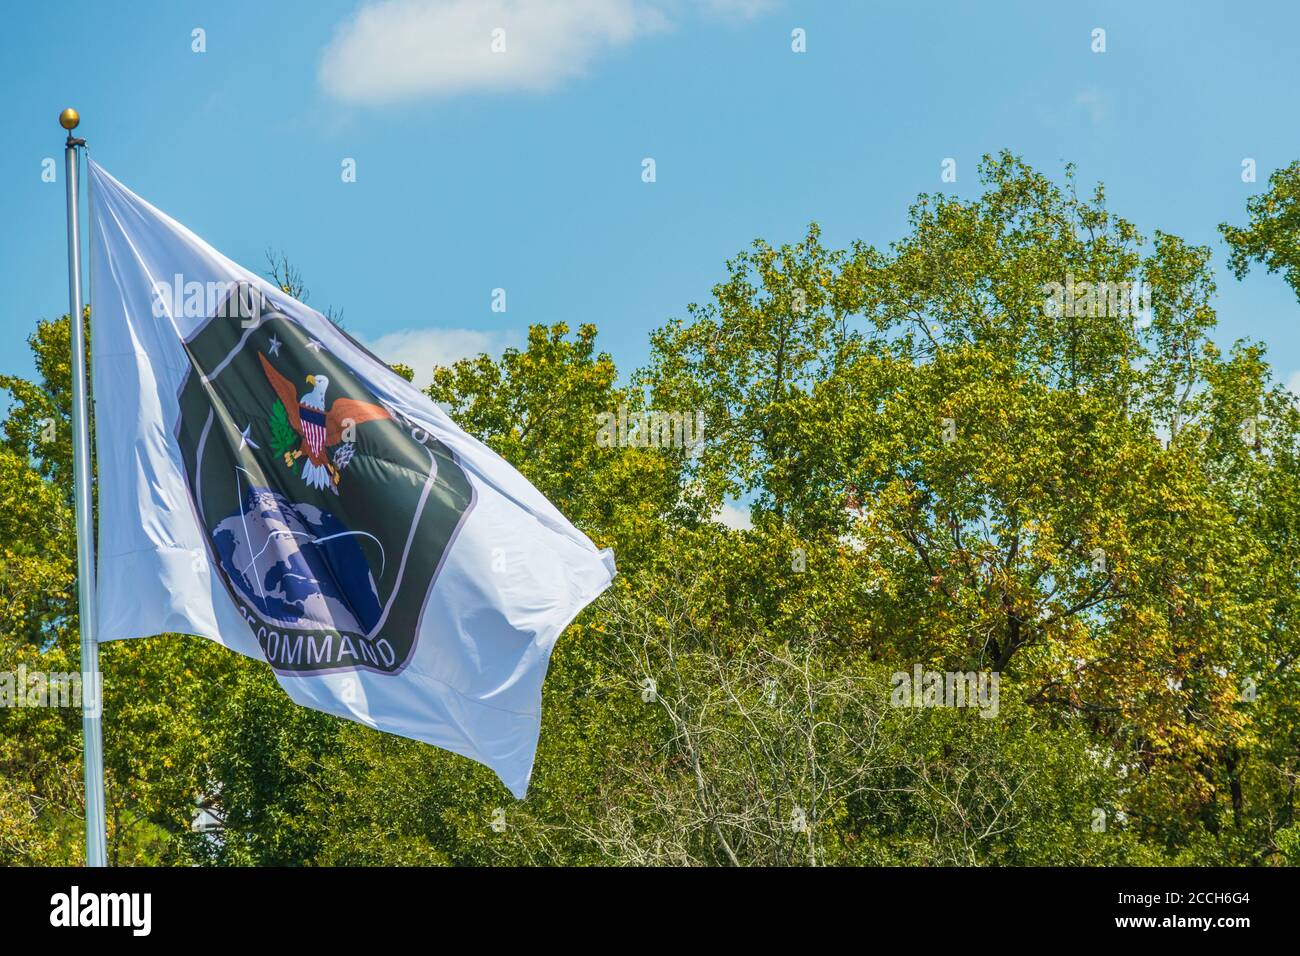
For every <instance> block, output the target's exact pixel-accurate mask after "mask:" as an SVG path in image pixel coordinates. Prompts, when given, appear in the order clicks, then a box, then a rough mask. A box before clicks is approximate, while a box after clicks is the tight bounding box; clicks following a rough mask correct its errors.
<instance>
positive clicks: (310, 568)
mask: <svg viewBox="0 0 1300 956" xmlns="http://www.w3.org/2000/svg"><path fill="white" fill-rule="evenodd" d="M212 539H213V542H214V544H215V546H216V550H217V554H218V555H219V557H220V561H221V567H222V569H223V570H224V571H225V573H226V576H227V577H228V578H229V579H230V582H231V583H232V584H233V585H234V587H235V588H236V589H237V590H238V591H239V592H240V593H241V594H242V595H243V596H244V599H245V600H246V601H247V602H248V603H249V604H251V605H252V606H253V607H254V608H256V609H257V611H258V613H259V614H260V616H261V617H262V618H263V619H264V620H266V621H267V622H268V623H275V624H278V625H280V626H281V627H294V628H302V629H308V630H330V631H341V632H350V633H353V634H368V633H370V631H371V630H372V629H373V628H374V627H375V626H376V625H377V624H378V622H379V618H380V615H381V614H382V613H383V608H382V606H381V604H380V600H379V593H378V590H377V589H376V587H375V579H374V576H373V574H372V573H371V570H370V564H369V562H367V560H366V555H365V552H364V551H363V550H362V542H363V541H366V540H368V539H369V536H368V535H364V534H359V533H357V532H352V531H350V530H349V529H347V528H345V527H344V526H343V525H342V524H341V523H340V522H339V521H338V519H336V518H335V517H334V516H333V515H331V514H330V513H329V512H327V511H324V510H322V509H320V508H318V507H316V506H315V505H309V504H303V503H297V504H294V503H291V502H289V501H288V499H286V498H285V497H284V496H283V495H281V494H280V493H278V492H276V491H273V490H272V489H269V488H259V487H253V488H250V489H249V491H248V494H247V495H246V496H245V498H244V502H243V506H242V507H241V508H240V509H239V510H238V511H236V512H235V513H233V514H231V515H229V516H227V517H226V518H224V519H223V520H222V521H221V522H220V523H219V524H218V525H217V526H216V527H215V528H213V529H212ZM381 557H382V556H381ZM381 573H382V570H381Z"/></svg>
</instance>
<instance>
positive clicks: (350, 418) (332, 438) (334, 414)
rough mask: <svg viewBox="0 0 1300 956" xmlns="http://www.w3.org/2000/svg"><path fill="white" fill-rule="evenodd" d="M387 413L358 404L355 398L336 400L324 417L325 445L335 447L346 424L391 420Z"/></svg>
mask: <svg viewBox="0 0 1300 956" xmlns="http://www.w3.org/2000/svg"><path fill="white" fill-rule="evenodd" d="M391 417H392V416H391V415H389V414H388V411H387V410H386V409H384V408H381V407H380V406H378V405H374V404H372V403H370V402H359V401H357V400H356V399H355V398H336V399H334V404H333V405H331V406H330V411H329V414H328V415H327V416H326V417H325V444H326V445H337V444H338V443H339V440H340V439H341V438H342V437H343V429H344V427H345V426H346V425H347V424H352V425H360V424H361V423H362V422H373V421H376V420H378V419H381V418H391Z"/></svg>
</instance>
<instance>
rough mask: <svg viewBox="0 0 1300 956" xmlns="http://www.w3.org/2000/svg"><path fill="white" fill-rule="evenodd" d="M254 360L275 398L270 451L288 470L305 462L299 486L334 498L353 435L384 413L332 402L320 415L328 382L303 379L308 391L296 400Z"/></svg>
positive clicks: (266, 364)
mask: <svg viewBox="0 0 1300 956" xmlns="http://www.w3.org/2000/svg"><path fill="white" fill-rule="evenodd" d="M257 357H258V359H260V360H261V363H262V371H263V373H264V374H265V375H266V380H267V381H268V382H270V383H271V388H272V389H273V390H274V391H275V394H276V395H277V396H278V398H277V400H276V403H275V405H274V406H272V409H271V435H272V439H273V445H272V448H273V450H274V451H275V453H276V454H277V455H279V456H281V458H282V459H283V461H284V463H285V465H286V466H288V467H290V468H292V467H293V464H294V462H296V461H297V460H298V459H299V458H305V459H306V461H304V462H303V464H302V480H303V481H305V482H306V483H307V484H308V485H310V486H311V487H313V488H318V489H325V488H329V489H330V490H331V491H333V492H334V493H335V494H338V485H339V479H340V477H341V472H342V471H343V469H344V468H346V467H347V466H348V463H349V462H350V461H351V460H352V453H353V448H354V442H353V441H352V438H353V436H354V435H355V431H354V429H355V428H356V426H358V425H361V424H363V423H365V422H373V421H378V420H380V419H384V418H389V417H390V416H389V414H388V411H387V409H385V408H383V407H382V406H380V405H375V404H372V403H371V402H362V401H358V400H357V399H355V398H336V399H334V401H333V403H332V404H330V406H329V411H326V410H325V409H326V406H325V393H326V391H327V390H328V389H329V385H330V380H329V378H328V377H326V376H325V375H319V374H316V375H308V376H307V378H306V382H307V384H308V385H309V386H310V387H311V391H309V392H308V393H307V394H306V395H304V396H302V398H299V397H298V390H297V389H296V388H295V387H294V384H293V382H291V381H289V379H287V378H285V377H284V376H283V375H281V374H280V373H279V372H277V371H276V370H275V368H274V366H272V365H271V362H270V361H269V360H268V359H267V357H266V356H265V355H264V354H262V353H261V352H258V353H257ZM299 439H301V440H299ZM345 439H347V440H345ZM295 444H296V445H297V447H296V448H295V447H293V446H294V445H295ZM331 448H334V449H335V451H334V453H333V456H332V457H331V455H330V454H329V452H328V449H331Z"/></svg>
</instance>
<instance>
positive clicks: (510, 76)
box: [320, 0, 666, 103]
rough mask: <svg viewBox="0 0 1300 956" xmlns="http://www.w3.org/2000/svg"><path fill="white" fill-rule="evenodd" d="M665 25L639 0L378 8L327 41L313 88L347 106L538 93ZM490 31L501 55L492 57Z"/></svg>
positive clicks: (406, 3) (455, 0) (389, 3)
mask: <svg viewBox="0 0 1300 956" xmlns="http://www.w3.org/2000/svg"><path fill="white" fill-rule="evenodd" d="M665 25H666V20H665V17H664V14H663V12H662V10H661V8H660V7H658V6H657V5H654V4H650V3H646V2H644V0H382V2H378V3H368V4H366V5H365V6H363V7H362V8H361V9H360V10H359V11H358V12H357V14H356V16H354V17H353V18H352V19H351V20H349V21H347V22H346V23H344V24H343V25H342V26H341V27H340V28H339V30H338V31H337V32H336V33H335V35H334V39H333V40H332V41H331V42H330V45H329V46H328V47H327V48H326V49H325V54H324V56H323V58H322V60H321V65H320V82H321V85H322V86H323V87H324V88H325V90H326V91H327V92H328V93H330V94H332V95H333V96H335V97H337V98H338V99H341V100H346V101H349V102H356V103H384V102H392V101H395V100H403V99H409V98H412V97H416V96H422V95H447V94H456V93H464V92H469V91H477V90H496V91H505V90H534V91H536V90H547V89H550V88H552V87H554V86H555V85H556V84H557V83H560V82H562V81H563V80H567V79H569V78H571V77H574V76H577V75H580V74H582V73H583V72H584V71H585V69H586V67H587V65H588V64H589V63H590V62H591V61H592V60H593V59H594V58H595V57H596V56H598V55H599V54H600V53H603V52H605V51H606V50H609V49H612V48H614V47H617V46H621V45H623V44H625V43H627V42H629V41H631V40H632V39H634V38H636V37H638V36H641V35H643V34H645V33H649V32H653V31H654V30H657V29H660V28H662V27H663V26H665ZM497 28H501V29H503V30H504V31H505V52H504V53H494V52H492V40H493V32H492V31H493V30H496V29H497Z"/></svg>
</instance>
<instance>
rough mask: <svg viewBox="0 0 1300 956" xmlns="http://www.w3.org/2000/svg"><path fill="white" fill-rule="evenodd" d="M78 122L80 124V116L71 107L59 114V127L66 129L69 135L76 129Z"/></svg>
mask: <svg viewBox="0 0 1300 956" xmlns="http://www.w3.org/2000/svg"><path fill="white" fill-rule="evenodd" d="M80 122H81V114H80V113H78V112H77V111H76V110H74V109H73V108H72V107H71V106H69V107H68V108H67V109H66V110H64V111H63V112H62V113H60V114H59V125H60V126H62V127H63V128H64V129H66V130H67V131H68V132H69V133H71V132H72V131H73V130H74V129H76V128H77V124H78V123H80Z"/></svg>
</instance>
